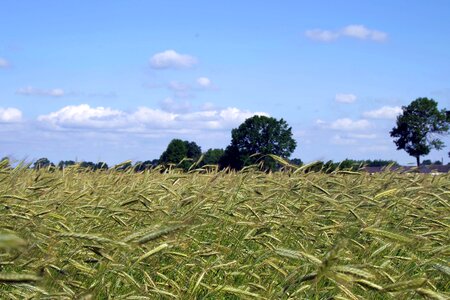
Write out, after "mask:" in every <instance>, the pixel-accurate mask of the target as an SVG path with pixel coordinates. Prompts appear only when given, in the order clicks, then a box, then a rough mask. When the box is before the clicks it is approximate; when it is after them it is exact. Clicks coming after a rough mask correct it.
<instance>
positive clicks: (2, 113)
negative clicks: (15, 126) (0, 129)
mask: <svg viewBox="0 0 450 300" xmlns="http://www.w3.org/2000/svg"><path fill="white" fill-rule="evenodd" d="M21 120H22V112H21V111H20V110H18V109H17V108H12V107H7V108H2V107H0V123H15V122H20V121H21Z"/></svg>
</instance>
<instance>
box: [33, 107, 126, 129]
mask: <svg viewBox="0 0 450 300" xmlns="http://www.w3.org/2000/svg"><path fill="white" fill-rule="evenodd" d="M38 121H41V122H43V123H47V124H49V125H52V126H53V127H68V128H70V127H71V128H77V127H92V128H115V127H120V126H124V125H125V124H126V118H125V114H124V113H123V112H122V111H119V110H114V109H111V108H105V107H101V106H100V107H95V108H93V107H90V106H89V105H88V104H81V105H69V106H66V107H63V108H62V109H60V110H58V111H56V112H52V113H50V114H48V115H41V116H39V117H38Z"/></svg>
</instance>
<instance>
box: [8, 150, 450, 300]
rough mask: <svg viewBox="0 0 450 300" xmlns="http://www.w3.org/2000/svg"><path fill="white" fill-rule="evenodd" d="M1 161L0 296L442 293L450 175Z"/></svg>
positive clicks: (448, 271) (449, 270) (449, 272)
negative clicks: (137, 168)
mask: <svg viewBox="0 0 450 300" xmlns="http://www.w3.org/2000/svg"><path fill="white" fill-rule="evenodd" d="M272 158H273V159H275V160H277V161H278V162H279V163H281V164H285V162H284V161H283V160H282V159H281V158H277V157H272ZM6 164H7V161H6V160H5V161H4V162H2V163H0V200H1V202H0V203H1V205H0V257H1V261H0V298H1V299H55V298H56V299H224V298H226V299H421V298H424V299H448V297H449V290H450V280H449V278H450V265H449V261H448V257H449V255H450V252H449V251H450V246H449V245H450V192H449V190H450V175H449V174H446V175H440V176H434V177H433V176H429V175H423V174H398V173H391V172H387V173H379V174H375V175H369V174H365V173H357V172H353V171H335V172H332V173H331V174H323V173H315V172H308V173H305V172H304V171H305V170H306V169H308V168H309V169H311V166H308V165H306V166H303V167H300V168H297V167H292V169H291V170H286V171H284V172H276V173H265V172H260V171H258V170H256V169H255V168H253V167H248V168H246V169H244V170H243V171H241V172H238V173H235V172H215V171H214V172H207V171H206V170H203V171H202V170H195V171H191V172H190V173H185V172H182V171H181V170H178V169H172V170H170V171H169V170H165V172H163V173H161V170H160V169H152V170H150V171H145V172H140V173H136V172H134V171H133V169H131V168H128V169H124V170H123V171H116V169H113V170H109V171H103V170H98V171H90V170H89V169H86V168H81V167H80V166H72V167H67V168H64V169H63V170H59V169H56V168H55V169H54V170H53V171H52V172H47V171H46V170H45V169H42V168H41V169H39V170H35V169H29V168H25V167H20V166H19V167H16V168H13V169H12V168H8V167H7V165H6ZM124 165H126V163H125V164H124Z"/></svg>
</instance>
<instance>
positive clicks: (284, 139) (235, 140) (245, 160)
mask: <svg viewBox="0 0 450 300" xmlns="http://www.w3.org/2000/svg"><path fill="white" fill-rule="evenodd" d="M296 145H297V143H296V141H295V140H294V139H293V138H292V128H291V127H289V125H288V124H287V123H286V121H285V120H283V119H280V120H277V119H275V118H272V117H266V116H253V117H251V118H248V119H247V120H245V122H244V123H242V124H241V125H240V126H239V127H238V128H235V129H233V130H232V131H231V143H230V145H229V146H228V147H227V148H226V150H225V153H224V155H223V156H222V159H221V161H220V164H221V166H222V167H227V166H229V167H231V168H234V169H241V168H242V167H244V166H246V165H250V164H255V163H259V162H261V161H263V163H264V164H263V166H264V168H265V169H266V170H274V169H275V168H276V162H275V161H274V160H273V159H272V158H270V157H269V156H267V154H274V155H277V156H280V157H282V158H288V157H289V156H290V155H291V154H292V152H294V150H295V147H296ZM254 154H259V155H254Z"/></svg>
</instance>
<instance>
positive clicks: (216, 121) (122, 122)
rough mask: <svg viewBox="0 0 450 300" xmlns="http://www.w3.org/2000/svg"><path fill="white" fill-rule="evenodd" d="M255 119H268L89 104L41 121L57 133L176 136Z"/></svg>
mask: <svg viewBox="0 0 450 300" xmlns="http://www.w3.org/2000/svg"><path fill="white" fill-rule="evenodd" d="M170 104H171V103H168V105H170ZM254 115H265V116H268V114H267V113H264V112H251V111H248V110H240V109H238V108H235V107H228V108H225V109H220V110H218V109H216V110H206V111H196V112H174V111H164V110H160V109H152V108H148V107H139V108H138V109H137V110H135V111H133V112H125V111H121V110H117V109H112V108H108V107H101V106H100V107H91V106H89V105H88V104H81V105H70V106H66V107H63V108H61V109H60V110H58V111H55V112H52V113H49V114H47V115H41V116H39V117H38V121H39V122H41V124H43V125H46V126H47V127H49V128H51V129H56V130H64V129H89V128H91V129H104V130H118V131H128V132H142V133H145V132H147V131H155V130H162V132H164V130H171V131H172V132H173V131H186V130H215V129H230V128H232V127H235V126H237V125H239V124H240V123H242V122H243V121H244V120H245V119H247V118H249V117H252V116H254Z"/></svg>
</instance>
